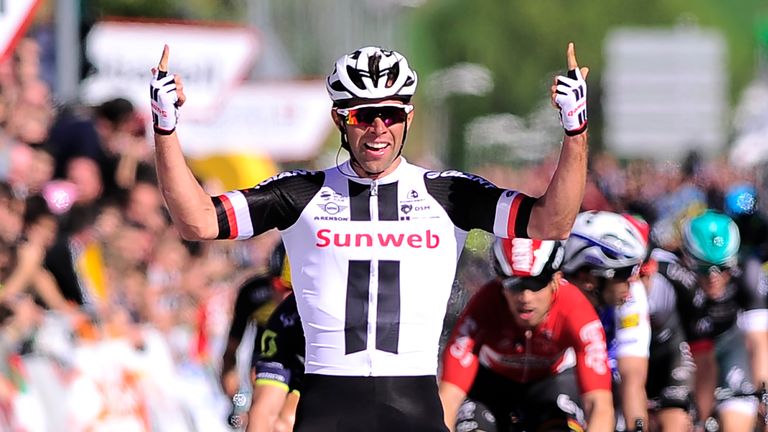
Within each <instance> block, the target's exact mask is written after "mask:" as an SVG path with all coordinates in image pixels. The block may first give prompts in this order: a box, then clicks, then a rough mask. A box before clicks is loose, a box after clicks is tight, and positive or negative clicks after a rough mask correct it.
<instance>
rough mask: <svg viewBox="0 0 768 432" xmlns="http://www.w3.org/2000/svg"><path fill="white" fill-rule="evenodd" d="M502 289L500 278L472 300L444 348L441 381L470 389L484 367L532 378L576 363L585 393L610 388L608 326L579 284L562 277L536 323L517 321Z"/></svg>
mask: <svg viewBox="0 0 768 432" xmlns="http://www.w3.org/2000/svg"><path fill="white" fill-rule="evenodd" d="M502 290H503V287H502V286H501V283H500V282H498V281H495V282H494V283H491V284H489V285H486V286H485V287H484V288H483V289H481V290H480V291H479V292H478V293H477V294H475V296H474V297H473V298H472V300H471V301H470V302H469V304H468V305H467V308H466V309H465V310H464V312H463V314H462V316H461V317H460V318H459V321H458V322H457V324H456V327H455V328H454V331H453V334H452V336H451V340H450V342H449V344H448V346H447V348H446V350H445V354H444V359H443V371H442V381H445V382H450V383H451V384H454V385H455V386H457V387H459V388H460V389H462V390H463V391H465V392H467V393H469V390H470V389H471V387H472V384H473V382H474V379H475V375H476V374H477V371H478V368H479V367H484V368H486V369H489V370H491V371H492V372H495V373H497V374H499V375H501V376H503V377H506V378H508V379H510V380H512V381H515V382H519V383H528V382H534V381H538V380H541V379H544V378H546V377H550V376H552V375H555V374H558V373H561V372H563V371H564V370H567V369H570V368H572V367H574V366H575V368H576V377H577V380H578V384H579V388H580V390H581V393H582V394H584V393H587V392H590V391H593V390H610V389H611V371H610V368H609V366H608V354H607V351H606V343H605V332H604V331H603V326H602V325H601V324H600V320H599V319H598V317H597V313H596V312H595V309H594V308H593V307H592V305H591V304H590V303H589V301H588V300H587V299H586V298H585V297H584V295H583V294H582V293H581V292H580V291H579V289H578V288H576V287H575V286H574V285H572V284H570V283H569V282H567V281H565V280H563V281H562V283H561V284H560V286H559V288H558V289H557V291H556V292H555V293H554V296H553V299H552V305H551V307H550V310H549V313H548V314H547V316H546V318H545V320H544V322H542V323H541V324H540V325H538V326H537V327H536V328H533V329H529V328H523V327H521V326H519V325H517V324H516V323H515V320H514V318H513V316H512V313H511V311H510V310H509V306H508V303H507V301H506V300H505V298H504V295H503V293H502Z"/></svg>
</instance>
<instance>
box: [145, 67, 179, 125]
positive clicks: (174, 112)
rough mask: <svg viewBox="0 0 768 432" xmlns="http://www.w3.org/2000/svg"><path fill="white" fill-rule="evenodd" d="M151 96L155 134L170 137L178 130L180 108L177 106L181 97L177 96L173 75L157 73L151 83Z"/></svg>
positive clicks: (163, 72)
mask: <svg viewBox="0 0 768 432" xmlns="http://www.w3.org/2000/svg"><path fill="white" fill-rule="evenodd" d="M149 94H150V97H151V98H152V124H153V125H154V127H155V132H156V133H158V134H160V135H170V134H171V133H173V131H174V130H176V123H178V121H179V108H178V106H176V104H177V102H178V101H179V96H178V95H177V94H176V82H175V81H174V77H173V75H168V73H167V72H165V71H156V72H155V75H154V76H153V77H152V81H151V82H150V83H149Z"/></svg>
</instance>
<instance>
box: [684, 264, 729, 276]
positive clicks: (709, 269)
mask: <svg viewBox="0 0 768 432" xmlns="http://www.w3.org/2000/svg"><path fill="white" fill-rule="evenodd" d="M728 270H730V267H726V266H722V265H714V264H706V263H700V264H696V265H695V267H694V269H693V271H695V272H696V274H697V275H701V276H708V275H710V274H720V273H725V272H727V271H728Z"/></svg>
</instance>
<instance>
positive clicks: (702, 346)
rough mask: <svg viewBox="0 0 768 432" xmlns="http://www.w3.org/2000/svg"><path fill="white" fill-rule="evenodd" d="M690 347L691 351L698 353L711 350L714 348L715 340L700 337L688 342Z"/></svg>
mask: <svg viewBox="0 0 768 432" xmlns="http://www.w3.org/2000/svg"><path fill="white" fill-rule="evenodd" d="M688 345H690V347H691V353H693V354H699V353H705V352H709V351H712V350H713V349H714V348H715V342H714V341H713V340H711V339H701V340H697V341H691V342H688Z"/></svg>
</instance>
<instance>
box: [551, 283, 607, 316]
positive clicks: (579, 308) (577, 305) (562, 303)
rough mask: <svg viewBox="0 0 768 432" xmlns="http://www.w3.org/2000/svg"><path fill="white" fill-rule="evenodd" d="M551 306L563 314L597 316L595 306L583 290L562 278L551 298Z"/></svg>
mask: <svg viewBox="0 0 768 432" xmlns="http://www.w3.org/2000/svg"><path fill="white" fill-rule="evenodd" d="M552 308H553V309H556V310H557V311H558V313H562V314H564V315H566V316H567V315H571V314H572V315H575V316H586V317H592V316H594V317H597V314H596V312H595V308H594V307H593V306H592V303H590V301H589V299H587V297H586V296H585V295H584V293H583V292H581V290H580V289H579V288H578V287H577V286H576V285H574V284H572V283H571V282H568V281H567V280H565V279H562V281H561V283H560V286H559V287H558V288H557V292H556V293H555V296H554V298H553V299H552Z"/></svg>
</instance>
